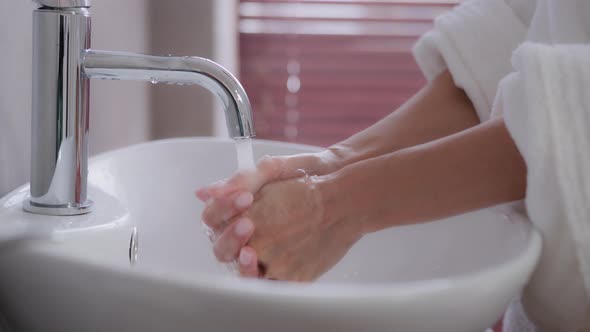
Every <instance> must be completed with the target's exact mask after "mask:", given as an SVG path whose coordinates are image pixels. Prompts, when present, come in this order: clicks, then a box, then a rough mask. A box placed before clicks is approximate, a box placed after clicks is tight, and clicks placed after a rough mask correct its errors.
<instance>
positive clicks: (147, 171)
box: [0, 138, 541, 332]
mask: <svg viewBox="0 0 590 332" xmlns="http://www.w3.org/2000/svg"><path fill="white" fill-rule="evenodd" d="M313 149H314V148H312V147H308V146H301V145H292V144H283V143H273V142H265V141H256V142H255V145H254V150H255V153H256V154H257V156H258V157H259V156H261V155H264V154H271V155H275V154H292V153H298V152H304V151H310V150H313ZM235 169H236V157H235V148H234V145H233V142H231V141H229V140H221V139H212V138H194V139H175V140H166V141H159V142H153V143H148V144H142V145H138V146H133V147H129V148H125V149H122V150H118V151H114V152H109V153H106V154H104V155H101V156H98V157H96V158H93V159H92V160H91V163H90V178H89V195H90V196H91V198H92V199H94V201H95V203H96V211H95V212H93V213H91V214H89V215H84V216H75V217H47V216H37V215H31V214H27V213H25V212H22V209H21V204H22V201H23V200H24V199H25V198H26V193H27V191H28V187H27V186H24V187H22V188H20V189H18V190H16V191H14V192H13V193H11V194H9V195H7V196H6V197H4V198H3V199H1V200H0V240H2V238H3V237H2V233H4V238H7V237H10V234H8V235H7V232H8V231H7V230H9V229H18V230H25V231H24V234H27V232H28V230H30V229H40V228H39V227H43V228H42V231H43V232H48V233H50V234H53V236H51V239H48V240H45V239H43V240H37V241H28V242H18V241H17V242H15V241H13V242H12V244H10V245H4V246H3V245H0V275H1V277H0V308H1V309H0V311H3V312H4V315H5V316H6V320H7V321H8V324H10V325H12V327H13V328H14V330H16V331H401V332H411V331H416V332H428V331H437V332H444V331H449V332H451V331H452V332H480V331H483V330H484V329H485V328H487V327H489V326H491V325H492V324H493V323H494V322H495V321H496V320H497V319H498V318H499V317H500V316H501V315H502V313H503V311H504V309H505V307H506V306H507V305H508V303H509V302H510V300H511V299H512V298H513V297H514V296H515V295H517V294H518V292H519V291H520V290H521V288H522V287H523V286H524V285H525V283H526V281H527V280H528V278H529V275H530V274H531V271H532V270H533V268H534V266H535V264H536V261H537V259H538V256H539V253H540V249H541V239H540V236H539V235H538V233H537V232H536V231H535V230H534V229H533V228H532V227H531V226H530V224H529V222H528V220H527V219H526V217H524V216H523V214H522V212H521V211H519V209H518V208H515V207H514V206H510V205H504V206H498V207H495V208H492V209H488V210H483V211H478V212H474V213H469V214H465V215H462V216H459V217H456V218H451V219H447V220H441V221H437V222H432V223H427V224H423V225H417V226H406V227H399V228H395V229H391V230H388V231H384V232H381V233H378V234H373V235H370V236H366V237H365V238H364V239H362V240H361V241H360V242H359V243H358V244H357V245H356V246H355V247H354V248H353V249H352V250H351V251H350V252H349V254H348V255H347V256H346V257H345V258H344V259H343V260H342V261H341V262H340V263H339V264H338V265H337V266H336V267H334V268H333V269H332V270H331V271H329V272H328V273H327V274H326V275H325V276H323V277H322V278H321V279H320V280H319V281H318V282H316V283H314V284H295V283H284V282H269V281H259V280H243V279H240V278H237V277H235V276H233V275H232V274H231V273H230V272H228V269H227V267H225V266H223V265H220V264H218V263H217V262H216V261H215V259H214V257H213V254H212V252H211V248H210V243H209V240H208V239H207V237H206V236H205V235H204V233H203V232H202V230H201V225H200V220H199V216H200V212H201V210H202V208H203V205H202V204H201V203H200V202H199V201H198V200H197V199H195V197H194V194H193V192H194V190H195V189H196V188H199V187H201V186H203V185H205V184H208V183H210V182H212V181H216V180H219V179H221V178H225V177H227V176H229V175H231V174H232V173H233V172H234V171H235ZM28 225H33V226H28ZM134 229H137V231H138V233H137V234H138V237H137V238H135V239H139V241H138V242H137V243H138V246H137V249H138V251H137V252H135V251H133V250H132V251H131V254H132V256H133V255H134V254H135V253H137V255H138V256H137V262H136V264H135V265H134V266H132V265H131V264H130V263H129V256H130V238H131V235H132V233H133V230H134ZM1 320H2V319H1V317H0V321H1ZM0 325H1V324H0Z"/></svg>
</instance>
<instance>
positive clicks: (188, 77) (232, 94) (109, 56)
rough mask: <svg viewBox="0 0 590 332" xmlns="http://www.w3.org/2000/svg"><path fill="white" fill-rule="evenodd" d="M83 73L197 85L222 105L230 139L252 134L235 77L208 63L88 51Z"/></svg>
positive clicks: (245, 97) (245, 102)
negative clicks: (212, 95)
mask: <svg viewBox="0 0 590 332" xmlns="http://www.w3.org/2000/svg"><path fill="white" fill-rule="evenodd" d="M82 71H83V74H84V75H86V77H88V78H98V79H115V80H137V81H148V82H152V83H156V82H165V83H176V84H197V85H200V86H202V87H204V88H206V89H207V90H209V91H211V92H212V93H213V94H215V95H216V96H218V97H219V99H220V100H221V102H222V103H223V107H224V110H225V119H226V123H227V130H228V132H229V135H230V137H232V138H234V139H240V138H249V137H253V136H254V135H255V133H254V126H253V121H252V108H251V106H250V101H249V100H248V95H247V94H246V91H245V90H244V88H243V87H242V85H241V84H240V82H239V81H238V80H237V78H235V76H234V75H232V74H231V73H230V72H229V71H228V70H226V69H225V68H223V67H222V66H220V65H219V64H217V63H215V62H213V61H211V60H208V59H204V58H199V57H187V56H184V57H174V56H152V55H144V54H137V53H124V52H111V51H97V50H87V51H85V54H84V58H83V60H82Z"/></svg>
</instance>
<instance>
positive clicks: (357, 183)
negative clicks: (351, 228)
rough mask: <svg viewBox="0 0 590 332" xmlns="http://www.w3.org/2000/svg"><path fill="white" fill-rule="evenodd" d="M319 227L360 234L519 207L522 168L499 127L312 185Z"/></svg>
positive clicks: (368, 163) (493, 124)
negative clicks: (319, 200)
mask: <svg viewBox="0 0 590 332" xmlns="http://www.w3.org/2000/svg"><path fill="white" fill-rule="evenodd" d="M318 183H319V185H318V187H319V190H320V192H321V195H322V197H323V200H324V206H325V213H326V220H328V221H329V222H336V221H338V220H343V219H354V220H355V222H359V223H362V229H363V232H365V233H366V232H373V231H377V230H380V229H384V228H387V227H391V226H394V225H402V224H412V223H419V222H425V221H429V220H434V219H439V218H444V217H448V216H451V215H456V214H460V213H463V212H467V211H471V210H476V209H480V208H485V207H488V206H493V205H496V204H500V203H503V202H508V201H513V200H517V199H521V198H522V197H523V196H524V193H525V187H526V167H525V164H524V161H523V159H522V157H521V156H520V154H519V152H518V150H517V149H516V147H515V145H514V142H513V141H512V139H511V137H510V135H509V133H508V131H507V129H506V127H505V125H504V122H503V119H495V120H492V121H489V122H487V123H484V124H481V125H479V126H477V127H474V128H471V129H468V130H465V131H463V132H460V133H457V134H454V135H451V136H448V137H445V138H442V139H439V140H436V141H433V142H430V143H426V144H423V145H419V146H415V147H412V148H408V149H405V150H401V151H398V152H395V153H390V154H386V155H382V156H379V157H376V158H372V159H369V160H364V161H361V162H358V163H355V164H352V165H349V166H347V167H345V168H343V169H341V170H340V171H338V172H336V173H334V174H331V175H328V176H325V177H321V178H319V181H318Z"/></svg>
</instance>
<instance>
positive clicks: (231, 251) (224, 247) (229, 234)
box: [213, 217, 254, 262]
mask: <svg viewBox="0 0 590 332" xmlns="http://www.w3.org/2000/svg"><path fill="white" fill-rule="evenodd" d="M253 233H254V223H252V220H250V219H249V218H246V217H242V218H238V220H236V221H235V222H234V223H232V224H231V225H230V226H228V227H227V228H226V229H225V230H224V231H223V233H222V234H221V236H220V237H219V239H217V241H215V244H214V245H213V252H214V253H215V257H217V260H219V261H220V262H231V261H233V260H234V259H236V258H237V256H238V253H239V252H240V249H241V248H242V247H243V246H244V245H245V244H246V243H247V242H248V241H249V240H250V237H252V234H253Z"/></svg>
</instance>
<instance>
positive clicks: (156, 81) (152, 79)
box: [150, 77, 158, 84]
mask: <svg viewBox="0 0 590 332" xmlns="http://www.w3.org/2000/svg"><path fill="white" fill-rule="evenodd" d="M150 82H151V83H152V84H156V83H158V80H157V79H156V78H155V77H150Z"/></svg>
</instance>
